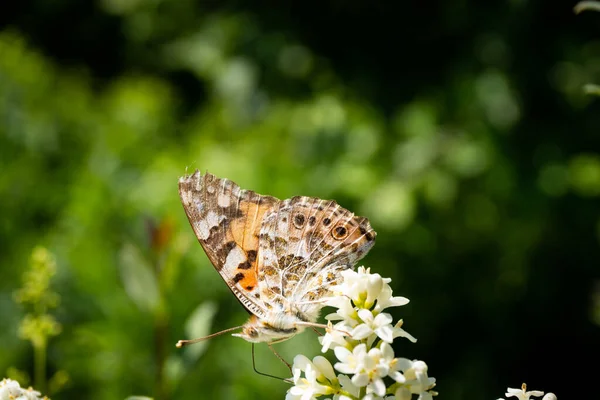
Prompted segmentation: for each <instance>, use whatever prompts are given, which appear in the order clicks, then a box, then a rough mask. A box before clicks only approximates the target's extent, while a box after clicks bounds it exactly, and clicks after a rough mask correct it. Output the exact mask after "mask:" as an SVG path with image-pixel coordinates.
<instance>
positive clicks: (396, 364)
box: [0, 267, 551, 400]
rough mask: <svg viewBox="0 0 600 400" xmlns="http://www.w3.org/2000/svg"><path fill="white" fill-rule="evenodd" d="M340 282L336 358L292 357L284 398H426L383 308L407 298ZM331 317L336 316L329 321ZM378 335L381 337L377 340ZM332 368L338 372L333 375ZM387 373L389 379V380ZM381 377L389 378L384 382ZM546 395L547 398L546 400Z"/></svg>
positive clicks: (330, 330) (364, 278) (426, 385)
mask: <svg viewBox="0 0 600 400" xmlns="http://www.w3.org/2000/svg"><path fill="white" fill-rule="evenodd" d="M341 274H342V278H343V281H342V282H341V283H340V284H338V285H337V286H335V287H333V288H331V292H332V293H333V295H332V296H331V297H330V298H328V299H327V300H326V302H325V304H326V305H328V306H332V307H335V308H336V311H335V312H334V313H331V314H329V315H327V316H326V319H327V320H328V324H327V329H326V333H325V335H323V336H322V337H320V338H319V342H320V343H321V346H322V348H321V351H322V352H326V351H327V350H329V349H333V351H334V353H335V355H336V357H337V359H338V362H337V363H335V365H334V367H332V366H331V364H330V363H329V362H328V361H327V360H326V359H325V358H323V357H315V358H314V359H313V361H310V360H309V359H308V358H306V357H304V356H297V357H296V358H295V359H294V366H293V375H294V377H293V381H294V387H292V388H291V389H290V390H289V391H288V393H287V397H286V400H312V399H316V398H317V397H319V398H320V399H322V397H321V396H329V397H328V400H356V399H362V400H412V398H413V395H417V396H418V400H432V398H433V396H435V395H437V393H436V392H433V391H432V390H431V388H433V386H435V379H434V378H429V377H428V375H427V365H426V364H425V363H424V362H422V361H417V360H414V361H410V360H408V359H405V358H396V356H395V354H394V350H393V348H392V346H391V345H390V343H392V342H393V341H394V339H395V338H397V337H405V338H408V339H409V340H411V341H412V342H416V339H415V338H414V337H413V336H412V335H410V334H409V333H408V332H406V331H405V330H404V329H402V323H403V322H402V320H399V321H398V322H397V323H396V324H394V323H393V318H392V316H391V315H390V314H389V313H385V312H383V310H384V309H386V308H388V307H396V306H402V305H405V304H407V303H408V299H406V298H404V297H399V296H397V297H394V296H392V289H391V287H390V286H389V283H390V282H391V279H389V278H382V277H381V275H379V274H371V272H370V270H369V269H365V268H364V267H359V268H358V271H353V270H350V269H349V270H346V271H343V272H342V273H341ZM332 321H337V322H336V323H335V325H333V324H332ZM378 338H379V339H381V340H378ZM334 368H335V370H337V371H338V372H339V373H340V374H339V375H338V376H336V375H335V372H334ZM389 378H391V379H389ZM384 379H387V382H394V383H393V385H392V386H391V387H387V385H386V381H384ZM392 390H393V391H394V394H393V395H390V394H389V393H390V392H391V391H392ZM0 400H1V399H0ZM547 400H551V399H547Z"/></svg>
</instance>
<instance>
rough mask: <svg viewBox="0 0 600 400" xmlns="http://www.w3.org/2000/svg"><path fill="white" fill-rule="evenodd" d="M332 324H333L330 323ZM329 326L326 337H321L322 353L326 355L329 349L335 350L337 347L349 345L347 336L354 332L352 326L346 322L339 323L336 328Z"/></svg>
mask: <svg viewBox="0 0 600 400" xmlns="http://www.w3.org/2000/svg"><path fill="white" fill-rule="evenodd" d="M329 324H331V322H330V323H329ZM329 324H328V327H327V332H325V335H323V336H319V343H321V346H322V347H321V352H322V353H325V352H326V351H327V350H329V349H333V348H334V347H336V346H344V347H346V346H347V345H348V342H347V341H346V335H348V332H349V331H351V330H352V328H351V327H350V326H348V325H347V324H346V322H345V321H342V322H338V323H337V324H335V326H330V325H329Z"/></svg>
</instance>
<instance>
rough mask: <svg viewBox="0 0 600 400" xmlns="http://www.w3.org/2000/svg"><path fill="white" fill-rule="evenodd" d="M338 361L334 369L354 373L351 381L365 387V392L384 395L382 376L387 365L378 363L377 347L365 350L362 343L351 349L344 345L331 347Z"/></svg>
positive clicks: (378, 352) (386, 369) (385, 373)
mask: <svg viewBox="0 0 600 400" xmlns="http://www.w3.org/2000/svg"><path fill="white" fill-rule="evenodd" d="M333 351H334V352H335V355H336V357H337V358H338V360H340V362H338V363H336V364H335V366H334V367H335V369H337V370H338V371H340V372H342V373H345V374H354V376H353V377H352V378H351V380H352V383H353V384H354V385H356V386H358V387H365V386H366V387H367V392H372V393H375V394H376V395H378V396H383V395H385V390H386V386H385V383H384V382H383V378H385V377H386V376H387V375H388V372H389V365H386V364H385V363H380V362H379V361H380V360H381V358H382V352H381V350H380V349H378V348H373V349H370V350H369V351H367V345H366V344H364V343H361V344H359V345H358V346H356V347H355V348H354V349H353V351H352V352H351V351H350V350H348V349H346V348H345V347H341V346H340V347H336V348H335V349H333Z"/></svg>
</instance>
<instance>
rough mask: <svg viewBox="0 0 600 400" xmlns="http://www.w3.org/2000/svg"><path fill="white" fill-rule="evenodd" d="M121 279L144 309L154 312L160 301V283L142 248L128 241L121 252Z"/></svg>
mask: <svg viewBox="0 0 600 400" xmlns="http://www.w3.org/2000/svg"><path fill="white" fill-rule="evenodd" d="M119 261H120V263H119V264H120V267H121V268H120V269H121V279H122V280H123V285H124V286H125V292H127V295H128V296H129V298H131V300H133V302H134V303H135V304H136V305H137V306H138V307H139V308H140V309H141V310H143V311H149V312H154V311H155V310H156V309H157V306H158V303H159V291H158V284H157V282H156V276H155V274H154V273H153V272H152V269H151V266H150V265H149V264H148V262H147V261H146V260H145V259H144V257H143V256H142V254H141V252H140V250H139V249H138V248H137V247H136V246H134V245H132V244H130V243H127V244H125V245H124V246H123V248H122V249H121V251H120V254H119Z"/></svg>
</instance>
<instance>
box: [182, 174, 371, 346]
mask: <svg viewBox="0 0 600 400" xmlns="http://www.w3.org/2000/svg"><path fill="white" fill-rule="evenodd" d="M179 194H180V197H181V201H182V203H183V206H184V209H185V212H186V214H187V216H188V219H189V221H190V224H191V225H192V228H193V229H194V232H195V233H196V236H197V237H198V240H199V242H200V244H201V245H202V247H203V248H204V250H205V252H206V254H207V255H208V258H209V259H210V261H211V262H212V264H213V265H214V267H215V268H216V269H217V271H218V272H219V274H220V275H221V277H222V278H223V279H224V280H225V282H226V283H227V285H228V286H229V288H230V289H231V291H232V292H233V294H234V295H235V296H236V297H237V298H238V300H239V301H240V302H241V303H242V305H243V306H244V307H245V308H246V309H247V310H248V311H249V312H250V313H251V314H252V316H251V317H250V319H249V320H248V322H247V323H246V324H245V325H244V326H243V328H242V332H241V333H240V334H235V335H234V336H239V337H242V338H244V339H246V340H248V341H250V342H275V341H282V340H285V339H288V338H290V337H292V336H294V335H296V334H297V333H299V332H301V331H302V330H304V329H305V328H306V326H308V325H309V324H310V323H314V322H315V321H316V320H317V318H318V315H319V311H320V310H321V308H322V307H323V299H324V298H325V297H327V296H328V295H329V294H330V291H329V288H330V287H331V286H333V285H335V284H337V283H339V280H340V274H339V273H340V272H341V271H342V270H344V269H347V268H352V267H353V266H354V265H355V264H356V262H357V261H358V260H359V259H361V258H362V257H363V256H364V255H365V254H366V253H367V252H368V251H369V249H370V248H371V247H372V246H373V244H374V239H375V236H376V233H375V231H374V230H373V229H372V228H371V226H370V224H369V221H368V220H367V219H366V218H364V217H357V216H354V214H353V213H351V212H350V211H348V210H346V209H344V208H342V207H340V206H339V205H338V204H337V203H336V202H335V201H332V200H322V199H318V198H315V197H306V196H296V197H292V198H290V199H286V200H279V199H277V198H275V197H272V196H262V195H259V194H257V193H255V192H253V191H249V190H242V189H240V187H239V186H238V185H236V184H235V183H233V182H232V181H230V180H227V179H220V178H217V177H215V176H214V175H211V174H208V173H207V174H205V175H201V174H200V172H199V171H196V172H195V173H194V174H192V175H189V176H184V177H182V178H181V179H180V180H179Z"/></svg>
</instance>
